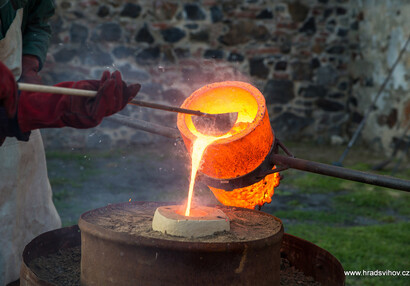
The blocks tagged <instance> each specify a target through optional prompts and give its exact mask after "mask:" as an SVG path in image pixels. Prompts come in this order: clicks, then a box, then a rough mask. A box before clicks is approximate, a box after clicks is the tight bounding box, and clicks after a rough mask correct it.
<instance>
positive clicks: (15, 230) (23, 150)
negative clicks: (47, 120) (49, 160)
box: [0, 9, 61, 286]
mask: <svg viewBox="0 0 410 286" xmlns="http://www.w3.org/2000/svg"><path fill="white" fill-rule="evenodd" d="M22 18H23V9H19V10H17V13H16V17H15V19H14V21H13V23H12V25H11V26H10V28H9V30H8V31H7V34H6V36H5V38H4V39H3V40H0V61H2V62H3V63H5V64H6V65H7V66H8V68H9V69H10V70H11V71H12V72H13V74H14V76H15V77H16V79H18V78H19V77H20V75H21V57H22V35H21V22H22ZM51 197H52V192H51V187H50V183H49V181H48V177H47V167H46V160H45V154H44V146H43V141H42V139H41V135H40V132H39V130H34V131H32V132H31V136H30V140H29V141H28V142H21V141H17V140H16V139H15V138H7V139H6V140H5V141H4V143H3V145H2V146H0V286H1V285H6V284H7V283H10V282H12V281H15V280H17V279H18V278H19V274H20V264H21V255H22V253H23V249H24V247H25V246H26V245H27V243H29V242H30V241H31V240H32V239H33V238H34V237H36V236H38V235H39V234H40V233H43V232H45V231H48V230H52V229H56V228H59V227H61V220H60V217H59V215H58V213H57V211H56V209H55V207H54V204H53V201H52V199H51Z"/></svg>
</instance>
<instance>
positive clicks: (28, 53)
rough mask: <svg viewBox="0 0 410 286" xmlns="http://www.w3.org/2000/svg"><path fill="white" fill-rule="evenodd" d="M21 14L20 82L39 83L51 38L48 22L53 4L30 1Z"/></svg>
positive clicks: (47, 1)
mask: <svg viewBox="0 0 410 286" xmlns="http://www.w3.org/2000/svg"><path fill="white" fill-rule="evenodd" d="M23 12H24V17H23V23H22V33H23V60H22V75H21V79H20V80H21V81H24V82H28V83H41V78H40V77H39V76H38V72H39V71H40V70H41V68H42V67H43V64H44V62H45V60H46V55H47V50H48V45H49V42H50V38H51V28H50V25H49V23H48V21H49V19H50V17H51V16H53V15H54V3H53V1H52V0H31V1H28V3H27V4H26V6H25V7H24V10H23Z"/></svg>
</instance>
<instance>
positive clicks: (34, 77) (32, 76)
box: [20, 55, 42, 84]
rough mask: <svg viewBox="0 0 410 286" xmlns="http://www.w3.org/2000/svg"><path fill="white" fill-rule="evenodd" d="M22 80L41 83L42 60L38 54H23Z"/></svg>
mask: <svg viewBox="0 0 410 286" xmlns="http://www.w3.org/2000/svg"><path fill="white" fill-rule="evenodd" d="M21 68H22V70H21V77H20V81H21V82H25V83H34V84H41V83H42V80H41V77H40V76H39V75H38V72H39V70H40V61H39V60H38V58H37V57H36V56H33V55H23V59H22V62H21Z"/></svg>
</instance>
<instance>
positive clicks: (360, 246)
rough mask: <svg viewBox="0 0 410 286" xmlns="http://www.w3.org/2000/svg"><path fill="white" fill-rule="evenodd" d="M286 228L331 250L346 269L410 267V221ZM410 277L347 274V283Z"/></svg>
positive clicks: (397, 280)
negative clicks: (356, 225) (371, 224)
mask: <svg viewBox="0 0 410 286" xmlns="http://www.w3.org/2000/svg"><path fill="white" fill-rule="evenodd" d="M285 231H286V232H288V233H290V234H293V235H296V236H298V237H302V238H304V239H306V240H309V241H311V242H313V243H315V244H316V245H318V246H320V247H322V248H324V249H326V250H327V251H329V252H330V253H332V254H333V255H334V256H335V257H336V258H338V259H339V261H340V262H341V263H342V265H343V267H344V269H345V270H387V269H389V270H400V271H402V270H410V260H409V257H410V244H409V243H408V239H409V237H410V223H409V222H405V223H404V222H403V223H391V224H384V225H374V226H358V227H328V226H323V225H320V224H317V225H306V224H297V225H293V226H289V227H285ZM409 279H410V278H409V277H392V276H389V277H370V276H366V277H353V276H349V277H346V285H375V286H377V285H380V286H381V285H403V286H404V285H409Z"/></svg>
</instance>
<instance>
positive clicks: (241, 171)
mask: <svg viewBox="0 0 410 286" xmlns="http://www.w3.org/2000/svg"><path fill="white" fill-rule="evenodd" d="M181 107H183V108H189V109H193V110H200V111H202V112H206V113H211V114H212V113H213V114H216V113H227V112H238V119H237V122H236V124H235V125H234V127H233V128H232V129H231V130H230V131H229V133H228V134H225V135H223V136H219V137H213V136H209V134H208V135H206V134H203V133H201V132H199V131H198V130H197V129H196V127H195V125H194V123H193V121H192V117H191V116H189V115H184V114H179V115H178V129H179V130H180V132H181V135H182V138H183V139H184V143H185V145H186V146H187V148H188V150H190V151H191V157H192V173H191V181H190V191H189V196H188V203H187V209H186V214H187V215H189V212H190V210H189V209H190V207H191V200H192V197H193V188H194V184H195V177H196V175H197V172H198V170H199V171H200V172H201V173H203V174H205V175H207V176H209V177H212V178H216V179H220V180H223V179H230V178H236V177H239V176H243V175H245V174H248V173H249V172H252V171H253V170H254V169H255V168H257V167H258V166H259V165H260V164H261V163H262V161H263V160H264V159H265V157H266V155H267V154H268V153H269V151H270V149H271V146H272V144H273V142H274V139H275V136H274V134H273V132H272V128H271V125H270V120H269V115H268V112H267V109H266V102H265V98H264V97H263V95H262V94H261V92H260V91H259V90H257V89H256V88H255V87H253V86H252V85H250V84H248V83H245V82H237V81H226V82H216V83H212V84H208V85H206V86H203V87H202V88H200V89H198V90H196V91H195V92H194V93H192V94H191V96H190V97H188V98H187V99H186V100H185V102H184V103H183V105H182V106H181ZM208 147H209V148H208ZM279 180H280V177H279V174H277V173H275V174H271V175H268V176H266V177H265V178H264V179H262V180H261V181H259V182H257V183H255V184H253V185H250V186H247V187H244V188H239V189H234V190H230V191H226V190H222V189H216V188H213V187H210V189H211V190H212V192H213V194H214V195H215V197H216V198H217V199H218V200H219V201H220V202H221V203H223V204H224V205H227V206H236V207H244V208H250V209H252V208H254V207H255V206H256V205H259V206H262V205H263V204H265V203H270V202H271V197H272V195H273V193H274V188H275V187H276V186H278V185H279Z"/></svg>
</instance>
